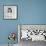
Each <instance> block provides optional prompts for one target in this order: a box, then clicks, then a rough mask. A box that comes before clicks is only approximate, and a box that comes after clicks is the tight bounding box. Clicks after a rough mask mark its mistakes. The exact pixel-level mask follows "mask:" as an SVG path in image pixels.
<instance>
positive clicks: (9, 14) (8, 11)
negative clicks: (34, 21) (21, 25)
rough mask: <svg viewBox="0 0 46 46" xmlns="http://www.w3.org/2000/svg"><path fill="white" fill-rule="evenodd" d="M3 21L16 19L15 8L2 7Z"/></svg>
mask: <svg viewBox="0 0 46 46" xmlns="http://www.w3.org/2000/svg"><path fill="white" fill-rule="evenodd" d="M4 19H17V6H4Z"/></svg>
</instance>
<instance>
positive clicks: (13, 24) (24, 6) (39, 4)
mask: <svg viewBox="0 0 46 46" xmlns="http://www.w3.org/2000/svg"><path fill="white" fill-rule="evenodd" d="M3 5H18V19H17V20H3ZM18 24H46V0H0V44H1V43H8V39H7V36H8V34H9V32H17V31H18V30H17V25H18ZM16 42H17V40H16Z"/></svg>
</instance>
